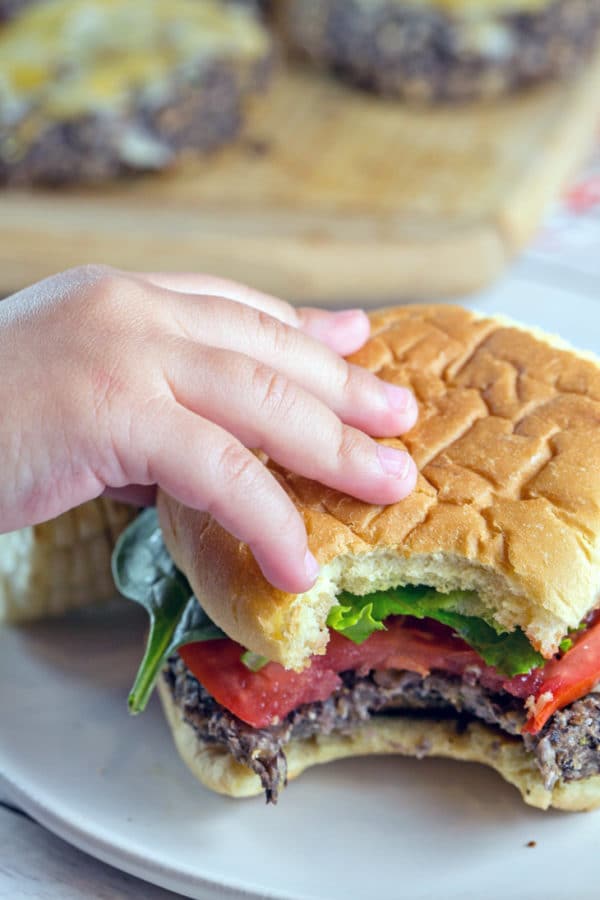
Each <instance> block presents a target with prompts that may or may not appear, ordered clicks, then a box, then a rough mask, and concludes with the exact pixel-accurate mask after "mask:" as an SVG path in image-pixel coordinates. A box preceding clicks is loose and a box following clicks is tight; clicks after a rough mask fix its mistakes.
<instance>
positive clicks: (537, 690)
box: [506, 620, 600, 734]
mask: <svg viewBox="0 0 600 900" xmlns="http://www.w3.org/2000/svg"><path fill="white" fill-rule="evenodd" d="M532 675H533V673H532ZM540 675H541V677H540ZM528 677H531V676H528ZM534 679H535V680H532V686H533V688H534V689H533V690H532V691H531V693H530V696H531V697H533V701H532V703H531V713H530V715H529V718H528V719H527V722H526V724H525V726H524V728H523V731H524V732H527V733H528V734H537V733H538V731H540V730H541V729H542V728H543V727H544V725H545V724H546V722H547V721H548V719H549V718H550V716H552V715H553V714H554V713H555V712H556V711H557V710H558V709H563V708H564V707H565V706H568V705H569V703H573V702H574V701H575V700H579V699H581V697H585V695H586V694H589V692H590V691H591V689H592V688H593V687H594V685H596V684H597V683H598V681H600V620H596V622H595V623H594V624H593V625H591V626H590V627H589V628H587V629H586V630H585V631H583V632H581V634H580V635H578V637H576V638H575V642H574V644H573V646H572V647H571V649H570V650H567V652H566V653H565V654H564V656H562V657H561V658H560V659H553V660H550V662H549V663H547V664H546V665H545V666H544V668H543V669H541V670H538V673H537V677H535V675H534ZM506 688H507V690H508V691H509V692H510V693H513V691H511V689H510V686H509V685H508V684H507V685H506Z"/></svg>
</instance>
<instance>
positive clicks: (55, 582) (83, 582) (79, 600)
mask: <svg viewBox="0 0 600 900" xmlns="http://www.w3.org/2000/svg"><path fill="white" fill-rule="evenodd" d="M135 515H136V510H135V509H134V508H133V507H131V506H125V505H124V504H122V503H116V502H115V501H114V500H109V499H107V498H106V497H99V498H98V499H97V500H91V501H90V502H89V503H84V504H83V505H82V506H79V507H77V508H76V509H72V510H70V511H69V512H67V513H64V515H62V516H59V517H58V518H56V519H52V520H51V521H50V522H43V523H42V524H40V525H34V526H32V527H31V528H22V529H21V530H20V531H12V532H10V533H9V534H2V535H0V622H10V623H16V622H30V621H32V620H34V619H40V618H45V617H46V616H57V615H62V614H63V613H65V612H67V611H68V610H70V609H78V608H79V607H82V606H90V605H92V604H94V603H101V602H103V601H105V600H110V599H112V598H113V597H114V596H115V594H116V590H115V584H114V581H113V578H112V574H111V569H110V556H111V553H112V550H113V547H114V545H115V542H116V540H117V538H118V536H119V534H120V533H121V532H122V531H123V529H124V528H125V526H126V525H127V524H128V523H129V522H130V521H131V519H132V518H133V517H134V516H135Z"/></svg>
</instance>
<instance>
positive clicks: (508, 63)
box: [286, 0, 600, 101]
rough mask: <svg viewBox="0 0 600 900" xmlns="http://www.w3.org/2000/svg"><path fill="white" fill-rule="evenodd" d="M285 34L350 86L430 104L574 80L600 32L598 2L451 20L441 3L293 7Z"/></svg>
mask: <svg viewBox="0 0 600 900" xmlns="http://www.w3.org/2000/svg"><path fill="white" fill-rule="evenodd" d="M286 10H287V11H286V29H287V34H288V37H289V39H290V41H291V42H292V44H293V45H295V46H296V47H297V48H298V49H300V50H301V51H302V52H303V53H304V54H306V55H307V56H308V57H310V58H311V59H313V60H314V61H316V62H317V63H320V64H324V65H326V66H328V67H330V68H331V69H333V70H334V71H335V72H337V73H338V74H339V75H340V76H341V77H342V78H344V79H346V80H348V81H350V82H352V83H354V84H356V85H358V86H360V87H363V88H367V89H369V90H372V91H375V92H377V93H380V94H384V95H390V96H398V97H405V98H408V99H414V100H426V101H461V100H469V99H475V98H480V97H491V96H495V95H498V94H502V93H505V92H507V91H512V90H514V89H516V88H519V87H522V86H524V85H529V84H533V83H535V82H538V81H542V80H545V79H550V78H562V77H565V76H568V75H570V74H571V73H572V72H574V71H575V70H576V69H577V68H578V67H579V66H580V65H581V63H582V61H583V60H585V58H586V57H587V56H588V55H589V53H590V51H591V50H592V49H593V48H594V46H595V44H596V41H597V37H598V33H599V32H600V3H598V0H550V2H548V3H547V4H546V5H543V6H541V7H540V8H538V9H536V10H533V11H523V12H504V13H498V12H497V13H495V14H494V12H493V11H492V12H490V11H489V9H488V10H485V9H484V11H483V12H481V13H472V12H471V13H470V14H468V15H467V14H466V13H465V15H459V14H454V15H452V14H449V13H446V12H445V11H443V10H441V9H440V8H439V7H437V8H436V6H435V5H434V4H433V3H431V4H430V3H421V2H419V3H411V2H410V0H406V3H403V2H398V0H289V3H288V6H287V8H286Z"/></svg>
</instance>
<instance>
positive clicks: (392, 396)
mask: <svg viewBox="0 0 600 900" xmlns="http://www.w3.org/2000/svg"><path fill="white" fill-rule="evenodd" d="M383 390H384V392H385V396H386V399H387V402H388V406H391V408H392V409H393V410H394V411H395V412H401V413H405V412H408V411H409V409H412V407H413V406H414V405H415V402H416V401H415V398H414V395H413V393H412V391H409V389H408V388H405V387H398V385H396V384H389V383H388V382H384V383H383Z"/></svg>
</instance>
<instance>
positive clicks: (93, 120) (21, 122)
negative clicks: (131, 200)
mask: <svg viewBox="0 0 600 900" xmlns="http://www.w3.org/2000/svg"><path fill="white" fill-rule="evenodd" d="M0 2H2V0H0ZM202 2H204V0H190V2H189V4H186V3H185V2H181V0H179V4H178V6H177V9H176V10H175V11H174V12H173V15H174V16H175V17H176V16H177V15H179V16H180V18H179V19H177V18H175V19H173V21H172V22H169V21H168V20H166V21H165V23H164V28H163V30H162V31H161V30H160V28H159V26H158V25H156V26H152V21H153V20H152V19H151V18H150V17H151V15H152V13H151V12H148V10H147V11H146V18H145V20H144V25H145V27H146V28H147V29H151V28H152V27H154V30H155V32H156V34H157V35H159V36H160V39H161V40H162V41H163V44H162V45H161V46H160V48H159V47H157V48H156V52H155V48H154V45H153V44H152V45H149V46H148V47H146V46H145V45H142V44H141V41H142V40H143V38H140V37H139V36H138V37H137V38H136V39H134V40H133V42H132V47H131V49H130V47H129V44H128V39H127V35H126V34H125V35H123V34H120V35H119V36H118V40H116V42H115V45H114V46H112V47H111V46H110V34H109V33H107V31H106V29H107V28H108V27H109V26H108V25H107V22H108V23H109V24H110V22H112V19H110V18H107V17H109V16H111V15H113V11H114V15H115V21H116V22H118V23H120V24H121V26H122V21H123V19H121V20H119V19H118V18H116V17H117V16H118V15H121V16H123V10H125V13H126V16H128V17H129V18H125V21H126V22H128V21H129V19H131V20H132V21H135V16H136V12H135V9H136V7H137V0H111V5H110V6H108V5H106V6H105V7H104V8H103V12H102V13H101V14H102V15H104V16H105V18H104V19H103V27H104V29H105V31H104V32H102V34H101V35H100V37H99V38H96V37H94V40H96V41H97V46H96V47H95V50H94V53H95V54H96V55H93V56H90V55H89V54H87V55H86V53H85V52H83V50H85V45H81V46H78V45H77V42H76V41H74V40H73V39H71V38H68V37H65V38H61V39H60V40H62V44H61V47H63V49H64V48H65V47H66V49H67V50H68V51H69V53H68V54H67V55H66V56H62V55H61V53H60V52H59V51H60V47H57V48H56V51H55V50H53V49H52V47H53V45H52V46H50V45H49V41H46V42H45V43H44V45H43V48H42V49H43V54H44V55H43V57H41V60H42V61H41V62H39V63H38V61H36V60H32V63H31V64H32V68H33V71H34V73H35V72H36V69H35V66H36V65H39V66H40V67H42V68H41V71H42V72H43V73H45V74H44V77H43V79H42V81H41V83H40V85H39V88H34V89H30V88H29V87H28V86H27V83H26V87H25V89H24V90H23V93H22V94H20V93H19V89H18V88H17V87H15V79H16V78H18V77H19V73H20V68H19V65H20V57H19V56H18V53H19V52H21V53H24V52H25V51H21V50H19V49H18V48H20V47H21V46H22V41H23V32H24V31H26V30H27V29H26V28H25V26H27V27H29V23H30V19H31V21H32V23H33V24H32V26H31V27H34V26H36V27H37V28H38V29H39V30H40V31H41V30H43V27H44V22H45V19H44V15H47V14H46V13H44V8H45V9H49V8H50V6H52V7H53V8H55V9H60V8H61V3H56V2H52V3H51V4H36V6H35V7H34V8H32V9H31V10H29V11H27V12H25V13H24V14H23V16H18V17H17V18H15V19H14V20H13V21H12V22H9V23H8V25H7V26H5V28H4V29H0V183H6V184H10V185H20V184H31V183H45V184H51V185H61V184H66V183H69V182H74V183H76V182H97V181H103V180H105V179H111V178H115V177H118V176H120V175H124V174H127V173H132V172H144V171H156V170H161V169H164V168H166V167H168V166H170V165H172V164H173V163H174V162H175V161H176V160H177V159H178V157H179V156H180V155H181V154H183V153H186V152H199V153H209V152H211V151H214V150H216V149H217V148H219V147H221V146H222V145H223V144H225V143H227V142H229V141H231V140H232V139H234V138H235V137H236V136H237V134H238V133H239V131H240V128H241V125H242V123H243V119H244V114H245V110H246V101H247V98H248V97H249V95H251V94H253V93H254V92H257V91H259V90H261V89H262V88H264V86H265V85H266V83H267V81H268V78H269V74H270V71H271V68H272V45H271V42H270V40H269V38H268V36H267V34H266V31H265V29H264V28H263V26H262V25H260V24H259V22H258V21H257V19H256V18H254V17H253V16H252V15H250V14H248V13H246V12H245V11H244V12H243V13H242V12H241V11H240V10H239V6H238V8H237V9H236V10H234V9H231V11H229V10H223V11H222V12H221V11H220V10H221V7H220V5H219V4H215V3H214V2H213V0H207V3H208V2H210V3H211V4H212V6H211V9H213V10H215V12H214V15H215V17H216V19H217V27H218V28H220V29H222V31H225V32H226V33H228V32H227V29H229V27H230V24H229V23H230V22H231V23H232V24H231V37H230V39H229V44H227V43H226V42H223V44H224V46H223V49H222V50H218V51H215V50H214V49H213V48H212V47H211V44H210V39H209V37H204V35H205V34H206V30H205V31H202V30H201V26H199V24H198V19H197V18H194V13H193V10H194V8H195V4H196V3H202ZM63 5H64V20H65V21H64V30H65V34H66V35H68V34H69V28H70V27H71V28H72V26H70V25H69V10H70V9H71V8H72V7H73V4H72V3H71V4H69V3H65V4H63ZM75 8H77V7H75ZM99 8H100V9H101V10H102V4H99ZM153 8H154V7H153ZM156 8H157V9H158V6H156ZM162 9H163V12H162V15H163V16H165V13H164V9H165V8H162ZM90 10H91V7H90ZM166 10H167V15H168V11H169V6H167V7H166ZM188 10H189V15H190V27H191V26H193V28H194V29H195V31H193V32H191V34H193V35H195V34H196V32H197V33H198V41H199V44H198V49H197V53H198V55H197V56H195V53H196V44H195V43H194V44H190V43H189V41H188V42H187V43H186V41H185V39H182V38H181V34H182V30H183V31H184V30H185V25H186V23H185V21H182V20H181V17H182V13H186V12H187V11H188ZM99 14H100V13H99ZM207 21H208V23H209V24H210V21H212V20H211V19H210V17H207ZM92 25H93V21H92V23H91V24H90V23H89V22H88V21H85V20H84V22H83V25H82V27H84V28H87V32H85V35H86V38H85V39H86V40H91V38H90V37H87V33H88V32H89V31H90V30H91V27H92ZM246 26H247V28H248V29H252V30H253V31H252V33H251V35H252V36H251V38H249V39H246V31H245V29H246ZM19 29H21V30H20V31H19ZM169 29H171V30H169ZM142 33H143V32H142ZM221 33H222V32H221ZM172 35H176V36H177V37H175V38H174V37H173V36H172ZM154 39H156V40H158V39H159V38H158V37H156V35H155V38H154ZM43 40H44V39H43V38H41V37H40V41H43ZM148 40H150V38H149V39H148ZM177 40H178V41H179V44H181V46H182V47H183V48H184V50H185V56H182V57H181V58H179V57H178V56H177V52H178V51H177V49H176V48H177V47H179V44H178V43H176V41H177ZM190 40H191V38H190ZM248 40H250V42H251V43H250V46H251V49H250V50H249V49H248ZM19 41H21V44H20V43H19ZM102 41H104V42H105V44H106V45H107V47H108V49H105V44H103V43H102ZM237 42H239V58H238V43H237ZM3 48H5V49H6V52H5V57H4V59H5V61H4V62H3ZM15 48H17V49H15ZM26 49H27V45H25V50H26ZM182 52H183V51H182ZM144 54H145V55H144ZM160 54H162V56H161V55H160ZM55 56H56V58H55ZM15 59H16V60H17V64H15ZM140 59H141V61H142V63H143V64H144V65H146V66H148V65H149V63H148V60H150V61H152V60H153V59H156V60H157V64H156V72H154V71H152V72H151V73H150V75H149V77H148V78H147V79H144V78H141V77H140V76H139V75H138V73H137V72H136V70H135V64H136V61H138V60H140ZM165 60H168V63H165ZM132 65H133V69H132ZM95 66H96V67H98V66H100V67H101V68H100V69H97V68H95ZM128 67H129V68H128ZM4 69H5V71H4ZM130 70H131V71H132V74H129V73H130ZM121 72H123V75H122V76H119V77H122V83H119V84H118V86H117V87H111V79H113V77H114V76H115V73H121ZM48 73H50V74H48ZM3 76H4V77H5V80H6V78H8V81H7V83H9V84H10V85H11V86H12V94H11V93H10V91H9V92H8V93H7V92H6V89H5V90H4V93H3V90H2V79H3ZM11 79H12V80H11ZM88 85H89V86H90V87H89V91H90V93H89V94H88V87H87V86H88ZM104 85H106V88H104V87H103V86H104ZM105 89H106V90H108V91H112V93H109V94H108V99H106V98H105V97H104V95H103V93H102V92H103V90H105ZM94 90H95V91H96V94H93V91H94ZM63 107H64V109H63Z"/></svg>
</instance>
